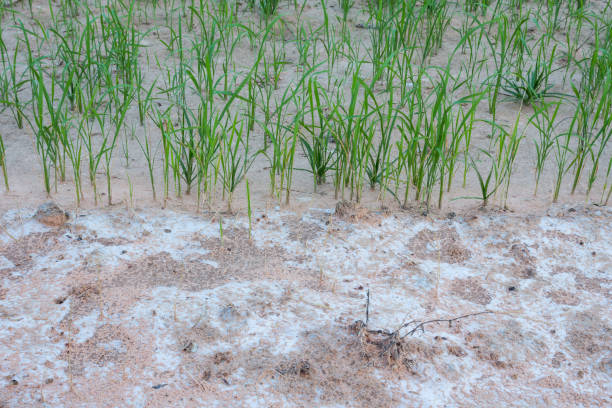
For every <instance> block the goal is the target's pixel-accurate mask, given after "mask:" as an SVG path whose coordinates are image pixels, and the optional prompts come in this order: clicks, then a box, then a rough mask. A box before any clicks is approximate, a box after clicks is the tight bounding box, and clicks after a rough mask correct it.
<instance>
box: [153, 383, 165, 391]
mask: <svg viewBox="0 0 612 408" xmlns="http://www.w3.org/2000/svg"><path fill="white" fill-rule="evenodd" d="M166 385H168V384H157V385H154V386H152V387H151V388H153V389H154V390H159V389H160V388H163V387H165V386H166Z"/></svg>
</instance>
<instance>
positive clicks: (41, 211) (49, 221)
mask: <svg viewBox="0 0 612 408" xmlns="http://www.w3.org/2000/svg"><path fill="white" fill-rule="evenodd" d="M34 218H36V220H37V221H38V222H40V223H41V224H44V225H46V226H48V227H61V226H62V225H64V224H65V223H66V222H67V221H68V219H69V218H70V216H69V215H68V213H67V212H66V211H64V210H62V209H61V208H60V207H59V206H58V205H57V204H55V203H54V202H52V201H49V202H47V203H44V204H43V205H41V206H40V207H38V210H37V211H36V214H35V215H34Z"/></svg>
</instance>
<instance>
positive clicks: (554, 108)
mask: <svg viewBox="0 0 612 408" xmlns="http://www.w3.org/2000/svg"><path fill="white" fill-rule="evenodd" d="M560 108H561V100H557V101H555V102H552V103H542V104H540V105H534V111H535V112H534V114H533V116H532V117H531V119H530V123H531V124H533V126H534V127H535V128H536V129H537V131H538V137H537V138H536V139H534V141H533V143H534V147H535V151H536V155H537V159H536V166H535V189H534V193H533V194H534V195H537V194H538V186H539V185H540V178H541V176H542V173H543V171H544V165H545V164H546V160H547V159H548V156H549V155H550V153H551V150H552V148H553V146H554V144H555V137H556V136H555V127H556V125H557V122H556V120H557V116H558V115H559V109H560Z"/></svg>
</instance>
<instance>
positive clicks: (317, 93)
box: [300, 78, 336, 192]
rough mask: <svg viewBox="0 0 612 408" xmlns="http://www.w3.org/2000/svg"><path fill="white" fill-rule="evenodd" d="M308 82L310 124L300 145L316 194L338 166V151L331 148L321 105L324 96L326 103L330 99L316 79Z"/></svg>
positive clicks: (305, 127) (301, 136)
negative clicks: (328, 174) (318, 188)
mask: <svg viewBox="0 0 612 408" xmlns="http://www.w3.org/2000/svg"><path fill="white" fill-rule="evenodd" d="M308 82H309V84H308V90H307V92H308V93H307V102H308V103H309V105H310V109H308V113H310V124H309V125H307V124H305V123H303V124H302V129H303V131H304V132H305V133H307V135H300V145H301V147H302V151H303V152H304V154H305V156H306V160H307V161H308V164H309V165H310V170H309V171H310V172H311V173H312V176H313V184H314V191H315V192H316V191H317V186H318V185H321V184H323V183H325V181H326V176H327V173H328V172H330V171H331V170H333V169H334V167H335V165H336V151H335V149H333V148H332V147H331V146H330V144H331V142H332V141H331V140H330V138H331V136H330V134H329V131H328V128H327V126H328V125H327V118H326V117H325V112H324V106H325V105H323V104H322V103H321V98H322V96H323V98H324V102H327V100H328V97H327V95H326V94H325V93H324V92H325V91H324V90H323V89H322V88H321V87H320V85H319V83H318V81H317V79H316V78H310V79H309V81H308ZM315 114H316V116H315Z"/></svg>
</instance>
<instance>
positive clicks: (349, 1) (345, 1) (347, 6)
mask: <svg viewBox="0 0 612 408" xmlns="http://www.w3.org/2000/svg"><path fill="white" fill-rule="evenodd" d="M354 4H355V2H354V0H338V5H339V6H340V10H342V23H343V24H346V21H347V20H348V15H349V12H350V11H351V9H352V8H353V6H354Z"/></svg>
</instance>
